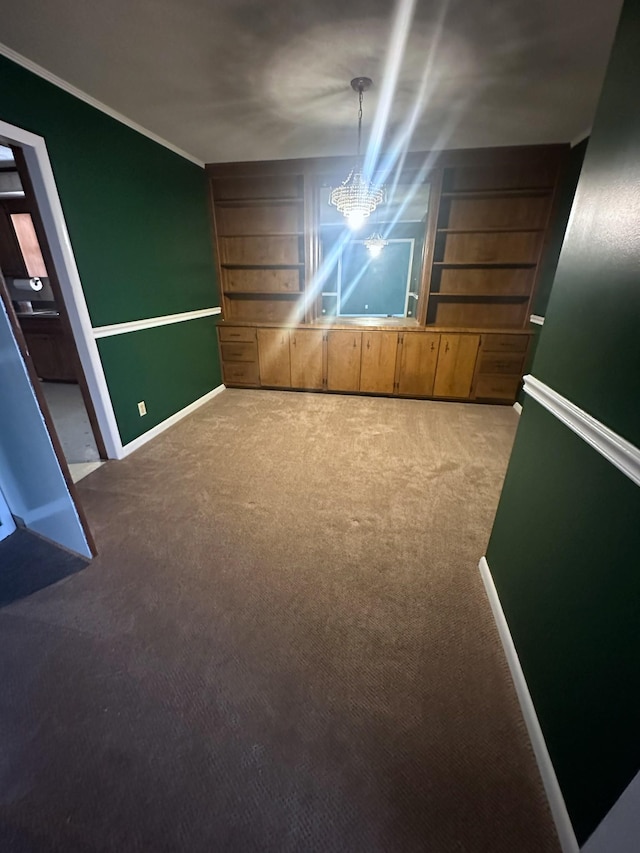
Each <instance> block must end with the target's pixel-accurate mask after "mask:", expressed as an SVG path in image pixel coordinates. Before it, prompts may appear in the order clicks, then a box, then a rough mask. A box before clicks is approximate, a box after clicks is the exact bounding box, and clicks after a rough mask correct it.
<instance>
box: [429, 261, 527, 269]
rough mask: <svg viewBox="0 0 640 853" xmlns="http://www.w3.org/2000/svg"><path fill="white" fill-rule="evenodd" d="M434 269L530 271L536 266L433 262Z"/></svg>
mask: <svg viewBox="0 0 640 853" xmlns="http://www.w3.org/2000/svg"><path fill="white" fill-rule="evenodd" d="M433 266H434V267H442V268H446V267H450V268H452V269H531V268H532V267H535V266H536V263H535V261H524V262H522V263H518V262H516V261H491V262H490V263H489V262H486V261H485V262H481V261H464V262H462V261H434V262H433Z"/></svg>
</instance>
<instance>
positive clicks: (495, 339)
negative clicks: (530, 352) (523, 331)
mask: <svg viewBox="0 0 640 853" xmlns="http://www.w3.org/2000/svg"><path fill="white" fill-rule="evenodd" d="M528 343H529V336H528V335H483V336H482V351H483V352H526V350H527V345H528Z"/></svg>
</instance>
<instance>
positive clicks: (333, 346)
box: [327, 331, 362, 391]
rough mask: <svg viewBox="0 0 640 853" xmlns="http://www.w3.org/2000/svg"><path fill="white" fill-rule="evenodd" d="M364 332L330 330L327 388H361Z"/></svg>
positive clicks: (338, 389) (355, 389)
mask: <svg viewBox="0 0 640 853" xmlns="http://www.w3.org/2000/svg"><path fill="white" fill-rule="evenodd" d="M361 352H362V332H335V331H334V332H329V333H328V335H327V389H328V390H329V391H358V390H359V389H360V354H361Z"/></svg>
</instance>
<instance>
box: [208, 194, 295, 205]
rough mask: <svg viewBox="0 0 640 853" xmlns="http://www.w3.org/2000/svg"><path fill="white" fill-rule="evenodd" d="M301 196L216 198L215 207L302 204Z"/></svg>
mask: <svg viewBox="0 0 640 853" xmlns="http://www.w3.org/2000/svg"><path fill="white" fill-rule="evenodd" d="M303 201H304V199H302V198H293V197H292V198H287V197H286V196H281V197H279V198H218V199H216V201H215V204H216V207H268V206H269V205H270V204H302V203H303Z"/></svg>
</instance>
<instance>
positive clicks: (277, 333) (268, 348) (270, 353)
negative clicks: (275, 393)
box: [258, 329, 291, 388]
mask: <svg viewBox="0 0 640 853" xmlns="http://www.w3.org/2000/svg"><path fill="white" fill-rule="evenodd" d="M289 344H290V341H289V330H288V329H258V361H259V363H260V384H261V385H270V386H273V387H274V388H291V356H290V354H289Z"/></svg>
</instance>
